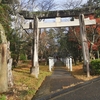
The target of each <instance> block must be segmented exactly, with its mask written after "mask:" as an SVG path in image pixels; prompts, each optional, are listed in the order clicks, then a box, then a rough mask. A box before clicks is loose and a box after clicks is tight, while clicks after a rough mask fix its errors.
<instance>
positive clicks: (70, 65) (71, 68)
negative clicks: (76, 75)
mask: <svg viewBox="0 0 100 100" xmlns="http://www.w3.org/2000/svg"><path fill="white" fill-rule="evenodd" d="M69 59H70V60H69V61H70V71H72V58H71V57H70V58H69Z"/></svg>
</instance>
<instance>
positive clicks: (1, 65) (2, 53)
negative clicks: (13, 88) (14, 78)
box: [0, 43, 8, 93]
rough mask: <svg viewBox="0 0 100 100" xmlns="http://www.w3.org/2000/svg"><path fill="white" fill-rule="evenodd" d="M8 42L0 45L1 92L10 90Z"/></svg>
mask: <svg viewBox="0 0 100 100" xmlns="http://www.w3.org/2000/svg"><path fill="white" fill-rule="evenodd" d="M7 71H8V70H7V44H4V43H3V44H1V45H0V93H1V92H6V91H7V90H8V72H7Z"/></svg>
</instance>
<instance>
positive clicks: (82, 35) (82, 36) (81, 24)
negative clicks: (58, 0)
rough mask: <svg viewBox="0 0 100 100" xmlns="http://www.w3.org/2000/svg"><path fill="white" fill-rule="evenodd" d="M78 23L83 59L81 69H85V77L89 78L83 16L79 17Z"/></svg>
mask: <svg viewBox="0 0 100 100" xmlns="http://www.w3.org/2000/svg"><path fill="white" fill-rule="evenodd" d="M79 22H80V33H81V40H82V51H83V58H84V65H83V69H86V72H87V77H89V76H90V71H89V63H90V57H89V49H88V44H87V43H88V41H87V38H86V28H85V23H84V15H83V14H80V15H79Z"/></svg>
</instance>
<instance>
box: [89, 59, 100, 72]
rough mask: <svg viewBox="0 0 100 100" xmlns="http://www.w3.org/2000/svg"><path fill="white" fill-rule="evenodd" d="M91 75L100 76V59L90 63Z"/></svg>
mask: <svg viewBox="0 0 100 100" xmlns="http://www.w3.org/2000/svg"><path fill="white" fill-rule="evenodd" d="M90 71H91V74H100V59H95V60H92V61H91V62H90Z"/></svg>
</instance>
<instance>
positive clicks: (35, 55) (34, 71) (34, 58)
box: [30, 15, 39, 78]
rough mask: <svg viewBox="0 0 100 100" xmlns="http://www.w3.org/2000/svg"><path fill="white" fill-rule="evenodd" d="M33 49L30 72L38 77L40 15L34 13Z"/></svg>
mask: <svg viewBox="0 0 100 100" xmlns="http://www.w3.org/2000/svg"><path fill="white" fill-rule="evenodd" d="M33 39H34V41H33V44H34V47H33V50H32V67H31V70H30V73H31V74H32V75H34V76H35V77H36V78H38V74H39V63H38V48H39V28H38V17H37V16H36V15H34V32H33Z"/></svg>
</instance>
